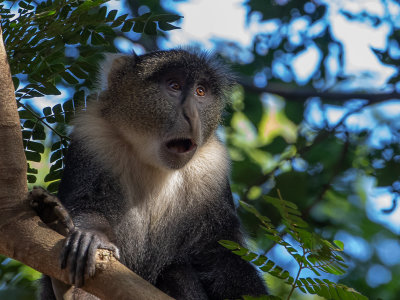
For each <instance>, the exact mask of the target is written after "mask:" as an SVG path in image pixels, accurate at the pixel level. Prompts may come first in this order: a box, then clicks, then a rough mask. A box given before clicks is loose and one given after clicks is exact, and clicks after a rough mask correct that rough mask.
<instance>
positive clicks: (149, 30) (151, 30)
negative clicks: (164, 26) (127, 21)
mask: <svg viewBox="0 0 400 300" xmlns="http://www.w3.org/2000/svg"><path fill="white" fill-rule="evenodd" d="M143 32H144V33H146V34H148V35H157V25H156V23H154V22H147V23H146V25H145V26H144V30H143Z"/></svg>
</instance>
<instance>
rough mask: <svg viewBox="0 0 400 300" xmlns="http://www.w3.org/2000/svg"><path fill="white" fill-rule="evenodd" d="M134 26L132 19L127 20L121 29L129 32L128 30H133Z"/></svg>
mask: <svg viewBox="0 0 400 300" xmlns="http://www.w3.org/2000/svg"><path fill="white" fill-rule="evenodd" d="M132 26H133V22H132V21H126V22H125V23H124V25H123V26H122V28H121V31H122V32H128V31H130V30H131V28H132Z"/></svg>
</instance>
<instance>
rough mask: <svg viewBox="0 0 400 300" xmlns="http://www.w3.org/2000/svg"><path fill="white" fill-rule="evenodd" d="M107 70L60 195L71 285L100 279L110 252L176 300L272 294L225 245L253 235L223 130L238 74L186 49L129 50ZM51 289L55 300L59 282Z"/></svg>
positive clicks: (81, 124)
mask: <svg viewBox="0 0 400 300" xmlns="http://www.w3.org/2000/svg"><path fill="white" fill-rule="evenodd" d="M106 72H107V73H108V76H107V86H106V88H105V90H104V91H103V92H102V93H101V94H100V96H99V99H98V101H97V102H96V103H91V104H89V106H88V109H87V112H86V113H83V114H81V115H80V116H79V117H77V119H76V121H75V128H74V131H73V133H72V142H71V145H70V148H69V151H68V154H67V158H66V167H65V170H64V174H63V178H62V181H61V184H60V188H59V194H58V196H59V198H60V200H61V202H62V203H63V205H64V206H65V207H66V209H67V210H68V212H69V213H70V215H71V217H72V219H73V221H74V223H75V226H76V228H75V230H73V231H72V232H71V233H70V234H69V235H68V236H67V239H66V243H65V247H64V252H63V259H62V267H68V268H69V270H70V280H71V283H72V284H74V285H75V286H77V287H79V286H81V285H82V284H83V282H84V274H85V273H87V274H89V275H93V274H94V253H95V251H96V249H97V248H106V249H110V250H112V251H114V253H115V255H116V256H117V257H119V260H120V261H121V262H122V263H123V264H124V265H126V266H127V267H129V268H130V269H132V270H133V271H134V272H136V273H137V274H139V275H140V276H142V277H143V278H144V279H146V280H148V281H149V282H151V283H152V284H154V285H155V286H157V287H158V288H160V289H161V290H163V291H164V292H166V293H167V294H169V295H171V296H172V297H174V298H177V299H232V298H240V296H241V295H253V296H255V295H261V294H266V289H265V286H264V283H263V282H262V280H261V279H260V277H259V275H258V274H257V272H256V270H255V269H254V268H253V267H252V266H251V265H250V264H249V263H248V262H246V261H244V260H242V259H241V258H240V257H239V256H236V255H235V254H232V253H231V252H230V251H228V250H226V249H224V248H223V247H222V246H221V245H219V244H218V241H219V240H222V239H226V240H233V241H237V242H243V237H242V234H241V232H240V224H239V220H238V218H237V215H236V212H235V208H234V204H233V200H232V193H231V190H230V186H229V180H228V176H229V160H228V155H227V153H226V150H225V148H224V146H223V145H222V143H221V142H220V141H219V140H218V138H217V137H216V133H215V131H216V129H217V126H218V124H219V122H220V119H221V113H222V111H223V109H224V106H225V104H226V98H227V97H228V92H229V90H230V88H231V87H232V80H231V77H230V76H229V74H228V72H226V70H225V69H224V68H223V67H222V66H220V65H219V64H218V63H217V62H216V61H215V60H214V59H213V58H211V57H210V56H208V55H205V54H196V53H193V52H188V51H185V50H171V51H157V52H152V53H149V54H145V55H142V56H137V55H131V56H119V57H117V58H115V59H114V60H113V62H112V63H111V64H110V65H109V66H108V69H107V70H106ZM45 281H46V280H45ZM48 282H49V280H48ZM53 286H55V287H56V286H57V284H55V281H53ZM79 291H80V292H79ZM79 291H78V289H76V291H75V295H80V297H81V298H79V299H89V298H90V297H93V296H92V295H89V294H87V293H85V292H83V291H82V290H79ZM56 292H57V291H56ZM42 295H43V298H45V299H46V297H47V298H49V297H50V298H51V297H54V294H53V291H52V288H51V285H48V286H47V288H46V287H44V290H43V293H42ZM91 299H92V298H91Z"/></svg>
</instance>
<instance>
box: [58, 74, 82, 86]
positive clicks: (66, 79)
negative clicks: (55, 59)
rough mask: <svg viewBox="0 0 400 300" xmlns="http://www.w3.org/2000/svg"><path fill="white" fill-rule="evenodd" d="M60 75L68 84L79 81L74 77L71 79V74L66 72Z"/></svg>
mask: <svg viewBox="0 0 400 300" xmlns="http://www.w3.org/2000/svg"><path fill="white" fill-rule="evenodd" d="M60 75H61V77H62V78H63V79H64V80H65V81H66V82H68V83H69V84H77V83H79V81H78V80H77V79H76V78H75V77H73V76H72V75H71V74H69V73H68V72H62V73H61V74H60Z"/></svg>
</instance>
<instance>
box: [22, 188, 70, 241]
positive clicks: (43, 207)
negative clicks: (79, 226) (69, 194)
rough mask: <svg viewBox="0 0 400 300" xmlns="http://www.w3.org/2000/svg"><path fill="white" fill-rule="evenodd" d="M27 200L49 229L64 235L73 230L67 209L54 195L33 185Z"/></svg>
mask: <svg viewBox="0 0 400 300" xmlns="http://www.w3.org/2000/svg"><path fill="white" fill-rule="evenodd" d="M28 200H29V204H30V206H31V207H32V208H33V209H34V210H35V211H36V213H37V215H38V216H39V217H40V219H41V220H42V221H43V222H44V223H46V225H47V226H49V227H50V228H51V229H53V230H55V231H57V232H58V233H59V234H62V235H64V236H66V235H67V234H68V233H69V232H72V231H73V230H74V228H75V227H74V223H73V222H72V219H71V217H70V215H69V213H68V211H67V210H66V209H65V207H64V206H63V205H62V203H61V201H60V200H59V199H58V198H57V197H56V196H54V195H52V194H50V193H49V192H48V191H46V190H45V189H43V188H41V187H37V186H35V187H33V189H32V191H30V192H29V194H28Z"/></svg>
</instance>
